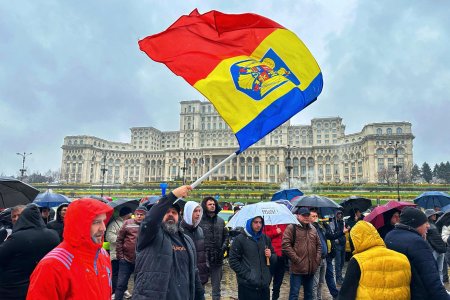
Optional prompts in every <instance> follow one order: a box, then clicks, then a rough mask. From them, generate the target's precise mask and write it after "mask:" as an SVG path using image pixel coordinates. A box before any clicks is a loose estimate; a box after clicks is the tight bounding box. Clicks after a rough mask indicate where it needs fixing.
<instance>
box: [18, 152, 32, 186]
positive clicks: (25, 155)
mask: <svg viewBox="0 0 450 300" xmlns="http://www.w3.org/2000/svg"><path fill="white" fill-rule="evenodd" d="M16 154H17V155H20V156H22V169H20V170H19V171H20V180H23V178H24V175H25V172H26V171H27V170H26V169H25V158H26V157H27V156H28V155H31V154H33V153H26V152H24V153H19V152H17V153H16Z"/></svg>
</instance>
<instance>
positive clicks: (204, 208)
mask: <svg viewBox="0 0 450 300" xmlns="http://www.w3.org/2000/svg"><path fill="white" fill-rule="evenodd" d="M209 200H214V203H215V204H216V210H215V211H214V213H215V214H216V215H217V214H218V213H219V212H220V211H221V210H222V208H221V207H220V205H219V202H218V201H217V200H216V199H215V198H214V197H211V196H208V197H205V198H204V199H203V201H202V208H203V212H205V213H206V212H207V211H208V210H207V209H206V201H209Z"/></svg>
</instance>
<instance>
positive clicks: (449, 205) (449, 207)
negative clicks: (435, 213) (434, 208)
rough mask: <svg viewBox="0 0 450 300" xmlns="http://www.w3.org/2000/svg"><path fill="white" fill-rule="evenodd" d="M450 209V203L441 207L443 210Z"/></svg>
mask: <svg viewBox="0 0 450 300" xmlns="http://www.w3.org/2000/svg"><path fill="white" fill-rule="evenodd" d="M449 210H450V204H447V205H446V206H444V207H441V211H442V212H448V211H449Z"/></svg>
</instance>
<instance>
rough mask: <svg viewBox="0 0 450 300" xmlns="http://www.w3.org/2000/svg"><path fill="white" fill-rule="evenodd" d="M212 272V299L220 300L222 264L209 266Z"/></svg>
mask: <svg viewBox="0 0 450 300" xmlns="http://www.w3.org/2000/svg"><path fill="white" fill-rule="evenodd" d="M209 273H210V274H211V287H212V299H213V300H220V281H221V280H222V265H218V266H215V265H212V266H210V267H209Z"/></svg>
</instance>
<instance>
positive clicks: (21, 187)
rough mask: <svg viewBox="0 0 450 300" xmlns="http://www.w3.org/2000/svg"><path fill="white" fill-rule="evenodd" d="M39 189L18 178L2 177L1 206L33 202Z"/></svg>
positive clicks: (0, 182)
mask: <svg viewBox="0 0 450 300" xmlns="http://www.w3.org/2000/svg"><path fill="white" fill-rule="evenodd" d="M38 194H39V190H37V189H35V188H34V187H32V186H31V185H28V184H26V183H25V182H22V181H20V180H18V179H14V178H10V177H0V208H7V207H13V206H16V205H19V204H24V205H25V204H28V203H31V202H32V201H33V200H34V198H36V196H37V195H38Z"/></svg>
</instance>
